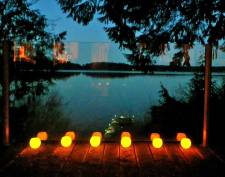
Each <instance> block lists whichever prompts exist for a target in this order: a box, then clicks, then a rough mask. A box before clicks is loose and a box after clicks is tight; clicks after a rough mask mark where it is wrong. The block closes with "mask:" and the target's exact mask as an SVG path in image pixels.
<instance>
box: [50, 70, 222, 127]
mask: <svg viewBox="0 0 225 177" xmlns="http://www.w3.org/2000/svg"><path fill="white" fill-rule="evenodd" d="M103 76H104V73H103ZM103 76H102V75H101V74H100V75H99V74H97V75H95V74H94V75H92V74H90V75H87V73H86V74H84V73H81V74H79V75H74V76H73V77H70V78H67V79H65V80H57V81H55V85H54V86H53V87H51V92H57V93H58V94H59V95H60V96H61V97H62V99H63V102H64V103H65V104H64V109H65V111H66V112H67V113H68V117H69V119H71V121H72V122H73V123H74V125H75V126H76V127H78V129H79V128H80V129H81V127H82V130H85V129H88V130H103V129H104V127H106V126H107V125H108V123H109V122H110V120H111V119H112V117H113V116H114V115H134V116H135V118H136V119H138V120H143V119H144V115H145V113H146V112H147V111H148V109H149V108H150V107H151V106H153V105H157V104H159V99H160V93H159V91H160V85H161V84H163V85H164V86H165V87H166V88H167V89H168V90H169V93H170V94H171V95H176V96H182V95H183V94H184V93H183V90H184V89H187V86H188V83H189V82H190V79H191V78H192V77H193V74H192V73H182V74H181V73H180V74H174V73H173V74H172V73H163V74H162V73H157V74H155V75H140V74H139V75H135V74H133V75H126V73H122V74H119V75H118V73H117V74H113V73H111V74H110V76H107V77H106V76H105V77H103ZM224 77H225V75H221V74H216V75H214V76H213V78H214V79H215V80H217V81H219V82H221V81H222V79H223V78H224Z"/></svg>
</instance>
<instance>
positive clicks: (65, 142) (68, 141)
mask: <svg viewBox="0 0 225 177" xmlns="http://www.w3.org/2000/svg"><path fill="white" fill-rule="evenodd" d="M71 144H72V138H71V137H70V136H63V137H62V138H61V145H62V146H63V147H70V146H71Z"/></svg>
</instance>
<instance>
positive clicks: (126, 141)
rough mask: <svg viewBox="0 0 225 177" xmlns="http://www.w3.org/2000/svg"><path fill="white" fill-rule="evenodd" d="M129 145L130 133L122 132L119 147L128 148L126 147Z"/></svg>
mask: <svg viewBox="0 0 225 177" xmlns="http://www.w3.org/2000/svg"><path fill="white" fill-rule="evenodd" d="M131 143H132V141H131V135H130V133H129V132H123V133H122V134H121V140H120V144H121V146H122V147H124V148H128V147H130V146H131Z"/></svg>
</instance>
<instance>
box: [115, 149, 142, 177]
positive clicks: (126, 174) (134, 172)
mask: <svg viewBox="0 0 225 177" xmlns="http://www.w3.org/2000/svg"><path fill="white" fill-rule="evenodd" d="M119 157H120V168H119V173H120V176H121V177H130V176H138V164H137V159H136V154H135V149H134V145H131V146H130V147H128V148H123V147H122V146H120V149H119Z"/></svg>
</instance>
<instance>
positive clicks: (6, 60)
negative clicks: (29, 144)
mask: <svg viewBox="0 0 225 177" xmlns="http://www.w3.org/2000/svg"><path fill="white" fill-rule="evenodd" d="M9 52H10V51H9V43H8V41H3V90H2V95H3V144H4V145H5V146H8V145H9V144H10V140H9Z"/></svg>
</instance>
